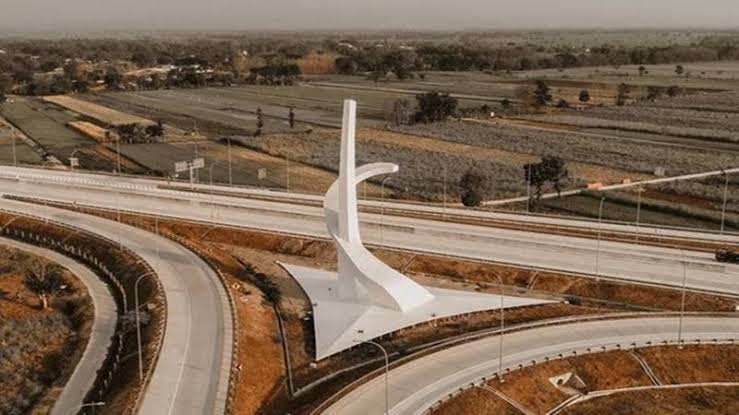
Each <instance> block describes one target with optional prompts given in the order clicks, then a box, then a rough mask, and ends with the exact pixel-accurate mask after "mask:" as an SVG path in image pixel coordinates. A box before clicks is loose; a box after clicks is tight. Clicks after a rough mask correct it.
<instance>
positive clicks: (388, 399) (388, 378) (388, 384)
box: [354, 340, 390, 415]
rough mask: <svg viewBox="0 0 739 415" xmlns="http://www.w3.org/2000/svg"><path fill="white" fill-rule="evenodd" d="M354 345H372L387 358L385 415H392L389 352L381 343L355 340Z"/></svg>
mask: <svg viewBox="0 0 739 415" xmlns="http://www.w3.org/2000/svg"><path fill="white" fill-rule="evenodd" d="M354 343H359V344H362V343H367V344H371V345H373V346H375V347H377V348H378V349H380V350H381V351H382V354H383V355H384V356H385V415H390V397H389V393H390V392H389V389H390V359H389V358H388V354H387V350H385V348H384V347H382V345H381V344H380V343H377V342H375V341H372V340H364V341H362V340H354Z"/></svg>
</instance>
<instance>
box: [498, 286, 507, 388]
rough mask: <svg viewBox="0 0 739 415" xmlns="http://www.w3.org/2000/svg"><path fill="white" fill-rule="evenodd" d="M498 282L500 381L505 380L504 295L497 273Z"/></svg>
mask: <svg viewBox="0 0 739 415" xmlns="http://www.w3.org/2000/svg"><path fill="white" fill-rule="evenodd" d="M498 281H499V282H500V339H499V340H500V342H499V343H498V373H499V378H500V383H503V382H505V380H504V379H503V333H505V304H504V302H505V296H504V295H503V279H501V278H500V275H498Z"/></svg>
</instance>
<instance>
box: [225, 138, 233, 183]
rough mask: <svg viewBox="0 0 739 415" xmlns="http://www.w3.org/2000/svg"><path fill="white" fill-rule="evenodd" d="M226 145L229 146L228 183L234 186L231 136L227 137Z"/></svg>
mask: <svg viewBox="0 0 739 415" xmlns="http://www.w3.org/2000/svg"><path fill="white" fill-rule="evenodd" d="M226 145H227V146H228V185H229V187H232V186H233V185H234V181H233V170H232V166H231V137H226Z"/></svg>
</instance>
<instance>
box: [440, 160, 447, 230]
mask: <svg viewBox="0 0 739 415" xmlns="http://www.w3.org/2000/svg"><path fill="white" fill-rule="evenodd" d="M446 180H447V167H446V163H444V195H443V196H442V197H443V199H442V201H441V202H442V203H443V205H442V206H443V209H442V220H446Z"/></svg>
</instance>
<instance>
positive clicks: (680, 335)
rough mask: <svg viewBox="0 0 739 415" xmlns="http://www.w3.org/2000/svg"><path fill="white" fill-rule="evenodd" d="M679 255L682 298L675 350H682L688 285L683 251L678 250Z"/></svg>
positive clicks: (686, 263) (686, 261)
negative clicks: (681, 259)
mask: <svg viewBox="0 0 739 415" xmlns="http://www.w3.org/2000/svg"><path fill="white" fill-rule="evenodd" d="M680 255H681V256H682V258H683V287H682V298H681V300H680V321H679V323H678V326H677V348H678V349H682V348H683V318H684V316H685V289H686V285H687V283H688V260H687V258H686V257H685V250H684V249H680Z"/></svg>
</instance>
